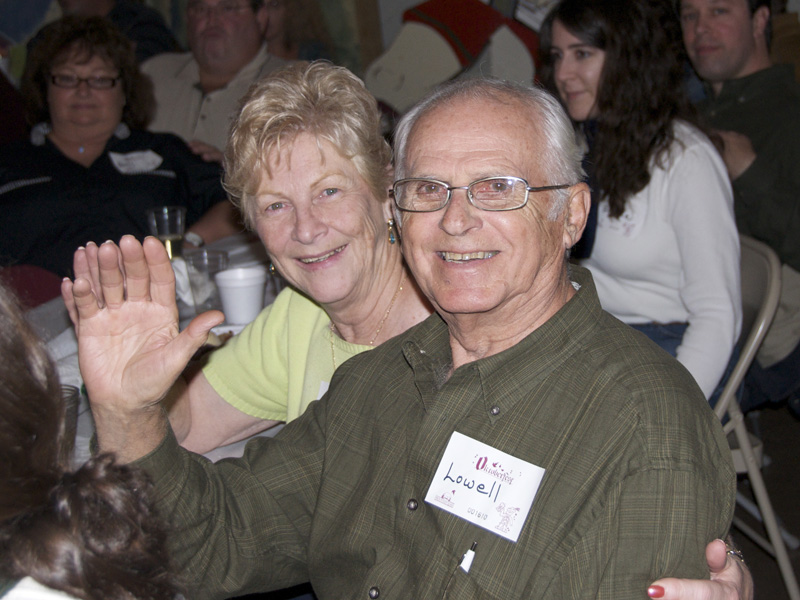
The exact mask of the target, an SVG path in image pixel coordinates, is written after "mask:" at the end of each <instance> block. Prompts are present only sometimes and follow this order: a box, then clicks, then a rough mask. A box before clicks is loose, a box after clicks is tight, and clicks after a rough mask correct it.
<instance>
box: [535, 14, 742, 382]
mask: <svg viewBox="0 0 800 600" xmlns="http://www.w3.org/2000/svg"><path fill="white" fill-rule="evenodd" d="M541 35H542V48H543V50H544V57H545V63H546V65H545V70H544V73H543V80H544V81H546V82H547V84H548V85H549V86H550V87H551V88H553V89H554V90H555V91H557V93H558V95H559V96H560V97H561V100H562V102H563V103H564V106H565V107H566V109H567V111H568V112H569V114H570V116H571V117H572V119H573V121H575V122H576V124H577V126H578V128H579V129H580V131H581V132H582V133H583V134H584V136H585V138H586V141H587V146H588V155H587V159H588V161H587V162H588V164H589V171H590V177H591V178H592V188H593V196H595V198H594V199H593V202H594V201H596V209H597V226H596V230H595V231H594V234H595V237H594V245H593V248H591V249H588V250H590V257H589V258H586V259H584V262H583V264H585V265H586V266H587V267H589V269H591V271H592V275H593V277H594V280H595V283H596V285H597V293H598V295H599V297H600V301H601V303H602V305H603V308H605V309H606V310H608V311H609V312H610V313H612V314H613V315H615V316H616V317H618V318H620V319H621V320H622V321H624V322H626V323H628V324H630V325H632V326H634V327H636V328H637V329H640V330H641V331H643V332H644V333H645V334H647V335H648V336H649V337H650V338H651V339H653V340H654V341H655V342H656V343H658V344H659V345H660V346H661V347H662V348H664V349H665V350H667V351H668V352H670V353H671V354H673V355H674V356H676V357H677V358H678V360H679V361H680V362H681V363H683V365H684V366H685V367H686V368H687V369H688V370H689V372H690V373H691V374H692V375H693V376H694V378H695V379H696V380H697V383H698V384H699V385H700V388H701V389H702V390H703V392H704V393H705V395H706V397H707V398H712V396H713V395H714V393H715V389H718V384H719V383H720V380H721V379H722V378H723V375H724V373H725V370H726V366H727V365H728V362H729V358H730V356H731V352H732V350H733V348H734V344H735V343H736V340H737V337H738V334H739V329H740V327H741V308H740V306H741V300H740V289H739V238H738V234H737V231H736V225H735V223H734V219H733V206H732V202H733V200H732V194H731V189H730V184H729V182H728V177H727V174H726V171H725V166H724V164H723V162H722V159H721V158H720V157H719V155H718V153H717V151H716V149H715V148H714V146H713V145H712V144H711V142H710V141H709V139H708V138H707V137H706V136H705V135H704V134H703V133H702V132H701V131H700V130H699V129H697V128H696V127H695V126H694V125H692V119H693V111H692V108H691V105H690V103H689V101H688V99H687V98H686V94H685V90H684V87H683V76H684V73H683V67H682V64H683V63H682V61H681V60H680V56H681V54H680V53H681V50H680V48H681V42H680V39H681V38H680V29H679V25H678V22H677V19H676V17H675V15H674V14H673V13H672V9H671V7H670V3H669V2H667V1H662V2H659V1H655V2H651V1H647V0H564V1H563V2H561V3H560V4H558V5H557V6H556V7H555V8H554V9H553V11H552V12H551V14H550V15H549V16H548V18H547V19H546V21H545V23H544V24H543V26H542V31H541ZM595 192H597V194H596V195H595ZM588 235H589V237H590V238H591V232H589V234H588Z"/></svg>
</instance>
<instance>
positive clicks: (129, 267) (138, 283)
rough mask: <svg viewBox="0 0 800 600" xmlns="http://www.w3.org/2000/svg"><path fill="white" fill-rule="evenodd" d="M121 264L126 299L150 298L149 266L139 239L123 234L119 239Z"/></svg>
mask: <svg viewBox="0 0 800 600" xmlns="http://www.w3.org/2000/svg"><path fill="white" fill-rule="evenodd" d="M119 250H120V254H121V256H122V264H123V266H124V269H125V291H126V294H127V298H128V300H132V301H134V302H136V301H140V300H149V299H150V268H149V267H148V265H147V260H146V259H145V256H144V250H143V249H142V245H141V244H140V243H139V241H138V240H137V239H136V238H135V237H133V236H132V235H125V236H123V237H122V239H121V240H120V241H119Z"/></svg>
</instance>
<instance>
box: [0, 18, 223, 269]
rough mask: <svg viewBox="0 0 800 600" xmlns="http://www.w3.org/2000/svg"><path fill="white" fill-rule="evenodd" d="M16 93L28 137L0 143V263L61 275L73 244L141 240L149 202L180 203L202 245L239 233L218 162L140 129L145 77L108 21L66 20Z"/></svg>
mask: <svg viewBox="0 0 800 600" xmlns="http://www.w3.org/2000/svg"><path fill="white" fill-rule="evenodd" d="M22 94H23V97H24V100H25V108H26V112H27V118H28V121H29V123H30V124H31V125H33V128H32V130H31V134H30V139H29V140H25V141H22V142H16V143H13V144H9V145H7V146H4V147H3V148H1V149H0V208H1V209H2V213H3V220H2V225H0V234H1V235H0V264H3V265H10V264H34V265H37V266H39V267H42V268H44V269H47V270H49V271H52V272H55V273H57V274H58V275H62V276H63V275H67V274H68V273H69V269H70V266H71V260H70V257H71V256H72V253H73V252H74V250H75V248H77V247H78V246H79V245H80V244H84V243H86V242H87V241H88V240H93V241H96V242H98V243H100V242H103V241H105V240H107V239H119V237H120V236H122V235H124V234H133V235H135V236H136V237H138V238H140V239H141V238H143V237H144V236H145V235H146V234H147V233H148V228H147V222H146V215H145V211H146V210H147V209H148V208H152V207H157V206H164V205H179V206H185V207H186V209H187V221H188V222H187V226H188V227H189V228H190V230H191V231H193V232H195V233H197V234H198V235H199V236H200V237H201V238H203V240H204V241H205V242H209V241H212V240H213V239H216V238H218V237H222V236H223V235H228V234H230V233H234V232H235V231H236V228H235V227H234V220H233V214H234V213H233V210H232V208H231V206H230V204H229V203H228V202H224V200H225V199H226V195H225V192H224V190H223V189H222V185H221V183H220V170H219V166H218V165H215V164H208V163H205V162H203V161H202V160H201V159H199V158H197V157H195V156H194V154H193V153H192V152H191V151H190V150H189V149H188V147H187V146H186V145H185V144H184V143H183V142H182V141H181V140H180V139H179V138H177V137H175V136H172V135H167V134H153V133H148V132H146V131H144V128H145V126H146V125H147V122H148V120H149V117H150V112H151V109H152V88H151V85H150V82H149V81H148V80H147V79H146V78H145V77H144V76H143V75H142V74H141V73H140V72H139V68H138V66H137V63H136V58H135V56H134V53H133V49H132V47H131V45H130V42H129V41H128V40H127V39H126V38H125V37H124V36H123V35H122V34H121V33H120V32H119V31H118V30H117V29H116V28H115V27H114V26H113V25H112V24H111V23H110V22H108V21H107V20H105V19H102V18H99V17H91V18H81V17H65V18H63V19H61V20H60V21H56V22H55V23H53V24H51V25H48V26H47V27H46V28H45V29H44V30H43V31H42V34H41V36H40V41H39V42H38V43H37V44H36V46H35V48H34V50H33V51H32V53H31V55H30V57H29V59H28V63H27V65H26V71H25V74H24V75H23V82H22Z"/></svg>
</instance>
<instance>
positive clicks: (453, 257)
mask: <svg viewBox="0 0 800 600" xmlns="http://www.w3.org/2000/svg"><path fill="white" fill-rule="evenodd" d="M495 254H497V251H496V250H495V251H492V252H483V251H482V252H467V253H466V254H461V253H459V252H439V256H441V257H442V258H443V259H444V260H445V261H446V262H468V261H471V260H483V259H485V258H492V257H493V256H494V255H495Z"/></svg>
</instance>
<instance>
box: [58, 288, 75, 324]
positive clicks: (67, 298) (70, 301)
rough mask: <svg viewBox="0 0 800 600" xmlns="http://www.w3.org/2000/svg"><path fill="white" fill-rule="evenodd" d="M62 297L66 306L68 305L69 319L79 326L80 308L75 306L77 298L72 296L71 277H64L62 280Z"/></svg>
mask: <svg viewBox="0 0 800 600" xmlns="http://www.w3.org/2000/svg"><path fill="white" fill-rule="evenodd" d="M61 298H62V299H63V300H64V306H66V307H67V312H68V313H69V320H70V321H72V325H73V326H75V327H77V326H78V309H77V308H76V307H75V298H73V297H72V280H71V279H70V278H69V277H64V279H62V280H61Z"/></svg>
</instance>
